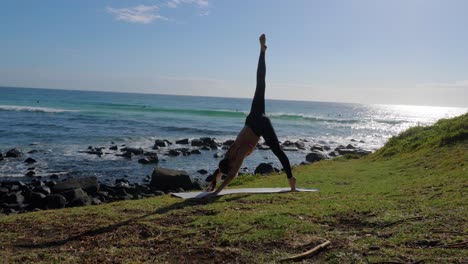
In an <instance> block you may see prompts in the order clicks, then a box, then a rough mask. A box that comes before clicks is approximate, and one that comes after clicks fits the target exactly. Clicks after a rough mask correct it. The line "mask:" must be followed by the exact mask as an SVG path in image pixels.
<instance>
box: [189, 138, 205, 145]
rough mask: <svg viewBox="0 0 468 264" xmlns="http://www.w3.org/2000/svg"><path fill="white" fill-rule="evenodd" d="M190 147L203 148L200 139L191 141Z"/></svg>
mask: <svg viewBox="0 0 468 264" xmlns="http://www.w3.org/2000/svg"><path fill="white" fill-rule="evenodd" d="M191 145H192V146H193V147H201V146H203V145H204V144H203V141H201V140H200V139H193V140H192V142H191Z"/></svg>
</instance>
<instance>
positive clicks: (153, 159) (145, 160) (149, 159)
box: [138, 156, 159, 164]
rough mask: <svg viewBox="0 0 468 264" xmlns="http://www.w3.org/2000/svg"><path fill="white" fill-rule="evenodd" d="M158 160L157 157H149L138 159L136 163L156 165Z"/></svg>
mask: <svg viewBox="0 0 468 264" xmlns="http://www.w3.org/2000/svg"><path fill="white" fill-rule="evenodd" d="M158 161H159V159H158V157H157V156H149V157H146V158H143V159H139V160H138V163H141V164H151V163H158Z"/></svg>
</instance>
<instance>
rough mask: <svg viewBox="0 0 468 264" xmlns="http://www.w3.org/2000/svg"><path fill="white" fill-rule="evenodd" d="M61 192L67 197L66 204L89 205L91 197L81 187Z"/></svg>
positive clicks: (72, 205)
mask: <svg viewBox="0 0 468 264" xmlns="http://www.w3.org/2000/svg"><path fill="white" fill-rule="evenodd" d="M61 194H62V195H63V197H65V199H67V201H68V205H69V206H71V207H74V206H84V205H91V198H90V197H89V196H88V194H87V193H86V192H85V191H83V189H81V188H79V189H73V190H69V191H65V192H63V193H61Z"/></svg>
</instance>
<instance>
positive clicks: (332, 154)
mask: <svg viewBox="0 0 468 264" xmlns="http://www.w3.org/2000/svg"><path fill="white" fill-rule="evenodd" d="M338 155H340V154H338V153H337V152H336V151H331V152H330V153H328V156H330V157H336V156H338Z"/></svg>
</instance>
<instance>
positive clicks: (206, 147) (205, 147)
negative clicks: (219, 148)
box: [201, 146, 211, 151]
mask: <svg viewBox="0 0 468 264" xmlns="http://www.w3.org/2000/svg"><path fill="white" fill-rule="evenodd" d="M201 150H207V151H210V150H211V148H210V147H208V146H203V147H201Z"/></svg>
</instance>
